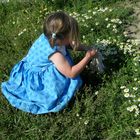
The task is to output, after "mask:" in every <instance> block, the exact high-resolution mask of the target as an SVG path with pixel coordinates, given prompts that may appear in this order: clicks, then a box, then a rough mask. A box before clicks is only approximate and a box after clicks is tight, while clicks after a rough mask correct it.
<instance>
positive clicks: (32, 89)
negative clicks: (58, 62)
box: [1, 33, 83, 114]
mask: <svg viewBox="0 0 140 140" xmlns="http://www.w3.org/2000/svg"><path fill="white" fill-rule="evenodd" d="M58 48H59V46H56V45H55V46H54V48H51V46H50V44H49V41H48V38H47V37H46V36H45V35H44V33H42V34H41V35H40V36H39V37H38V38H37V39H36V40H35V42H34V43H33V44H32V46H31V48H30V49H29V51H28V53H27V55H26V56H25V57H23V59H22V60H20V61H19V62H18V63H17V64H15V65H14V67H13V68H12V70H11V72H10V77H9V79H8V81H5V82H2V83H1V91H2V93H3V95H4V96H5V97H6V99H7V100H8V101H9V103H10V104H11V105H12V106H13V107H15V108H18V109H20V110H22V111H25V112H30V113H32V114H44V113H49V112H58V111H60V110H62V109H64V108H65V107H66V105H67V104H68V103H69V101H70V100H71V99H72V97H73V96H74V95H75V92H76V90H79V88H80V87H81V86H82V84H83V81H82V78H81V77H80V75H78V76H77V77H75V78H69V77H66V76H64V75H63V74H61V73H60V72H59V71H58V70H57V68H56V67H55V65H54V64H53V63H52V61H50V60H49V59H48V57H49V56H50V55H52V54H53V53H54V52H56V51H60V50H59V49H58ZM65 51H66V54H63V55H64V56H65V58H66V59H67V60H68V62H69V64H70V65H71V66H72V65H74V63H73V60H72V58H71V56H70V53H69V52H68V50H67V48H65ZM60 52H62V51H60Z"/></svg>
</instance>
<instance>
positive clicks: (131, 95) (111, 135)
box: [0, 0, 140, 140]
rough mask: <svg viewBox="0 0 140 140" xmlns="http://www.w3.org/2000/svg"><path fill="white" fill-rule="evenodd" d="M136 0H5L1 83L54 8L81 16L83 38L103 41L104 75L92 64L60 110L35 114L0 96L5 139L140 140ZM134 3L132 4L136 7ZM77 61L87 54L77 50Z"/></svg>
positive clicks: (0, 21)
mask: <svg viewBox="0 0 140 140" xmlns="http://www.w3.org/2000/svg"><path fill="white" fill-rule="evenodd" d="M135 2H137V1H136V0H133V2H132V1H124V0H112V1H110V0H100V1H98V0H94V1H93V0H86V1H84V0H83V1H80V0H74V1H73V0H69V1H68V0H57V1H54V0H48V1H47V0H46V1H45V0H30V1H29V0H26V1H24V0H23V1H21V0H9V1H7V2H6V0H5V1H4V0H2V1H1V3H0V28H1V32H0V83H1V82H2V81H6V80H8V78H9V74H10V71H11V69H12V67H13V66H14V65H15V64H16V63H17V62H18V61H19V60H21V59H22V58H23V57H24V56H25V55H26V53H27V51H28V49H29V48H30V47H31V45H32V43H33V42H34V40H35V39H36V38H37V37H38V36H39V35H40V34H41V33H42V22H43V19H44V17H45V16H47V15H48V14H49V13H51V12H52V11H57V10H63V11H66V12H68V13H69V14H70V15H71V16H73V17H75V18H76V19H77V21H78V23H79V26H80V33H81V42H83V43H86V44H88V45H89V46H90V45H93V44H97V47H99V49H100V51H101V52H102V54H103V56H104V58H105V59H104V65H105V66H106V70H105V72H104V73H103V74H100V73H97V72H95V73H91V71H90V69H89V67H87V68H86V69H85V70H84V71H83V72H82V73H81V76H82V78H83V80H84V82H85V83H84V86H83V87H82V88H81V89H80V90H79V91H77V93H76V96H75V98H74V99H73V100H71V102H70V103H69V104H68V106H67V107H66V108H65V109H64V110H62V111H60V112H57V113H48V114H42V115H32V114H30V113H26V112H22V111H21V110H18V109H16V108H14V107H12V106H11V105H10V104H9V103H8V101H7V100H6V98H5V97H4V96H3V94H0V120H1V121H0V140H75V139H76V140H77V139H78V140H138V139H139V138H140V119H139V115H140V114H139V110H140V65H139V64H140V48H139V45H138V43H137V42H136V41H135V40H134V39H132V38H130V36H129V34H128V33H129V32H127V31H126V28H127V27H128V26H130V24H131V23H132V22H133V23H134V22H135V18H136V17H133V16H132V15H133V14H134V7H133V5H136V3H135ZM130 5H131V6H130ZM71 55H72V56H73V60H74V62H75V63H77V62H78V61H79V60H80V59H82V57H83V55H84V52H73V51H71Z"/></svg>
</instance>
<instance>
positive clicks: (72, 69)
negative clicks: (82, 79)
mask: <svg viewBox="0 0 140 140" xmlns="http://www.w3.org/2000/svg"><path fill="white" fill-rule="evenodd" d="M95 53H96V52H95V51H92V52H91V51H88V52H87V53H86V55H85V57H84V58H83V59H82V60H81V61H80V62H79V63H77V64H76V65H74V66H70V64H69V62H68V61H67V59H66V58H65V57H64V56H63V54H61V53H60V52H56V53H54V54H53V55H51V56H50V57H49V60H51V61H52V62H53V63H54V64H55V66H56V68H57V69H58V70H59V71H60V72H61V73H62V74H63V75H65V76H66V77H69V78H74V77H76V76H77V75H78V74H80V73H81V72H82V71H83V70H84V68H85V67H86V65H87V63H88V62H89V61H90V59H91V58H92V57H93V55H95Z"/></svg>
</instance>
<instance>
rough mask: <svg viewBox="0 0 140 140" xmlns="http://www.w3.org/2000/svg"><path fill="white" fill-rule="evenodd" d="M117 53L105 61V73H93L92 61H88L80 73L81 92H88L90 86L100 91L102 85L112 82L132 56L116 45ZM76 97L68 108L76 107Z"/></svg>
mask: <svg viewBox="0 0 140 140" xmlns="http://www.w3.org/2000/svg"><path fill="white" fill-rule="evenodd" d="M116 51H117V54H115V55H114V54H110V55H108V56H107V57H106V59H105V60H104V61H103V63H104V65H105V67H106V68H105V71H104V73H98V72H94V73H92V71H91V69H90V68H89V65H90V63H88V68H87V69H85V70H84V71H83V72H82V73H81V74H80V75H81V78H82V80H83V85H82V87H81V88H80V90H79V92H80V93H81V94H86V93H85V92H86V88H85V87H90V88H92V89H91V90H92V91H93V92H94V91H98V90H99V89H100V88H101V87H103V86H104V85H105V84H106V83H108V82H111V81H112V78H113V77H114V76H115V75H116V74H117V72H118V71H119V70H120V69H121V68H122V67H124V66H125V65H126V64H127V60H128V58H130V57H131V56H130V54H128V53H126V54H124V53H123V51H122V50H119V49H118V48H117V47H116ZM79 60H80V59H79ZM81 94H78V95H77V98H78V100H79V101H81V98H82V96H81ZM93 98H94V101H95V100H96V98H97V97H96V96H94V97H93ZM74 103H75V97H74V98H73V99H72V100H71V101H70V102H69V105H68V108H69V110H70V109H72V108H73V107H74Z"/></svg>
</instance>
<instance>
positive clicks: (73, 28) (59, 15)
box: [43, 11, 79, 50]
mask: <svg viewBox="0 0 140 140" xmlns="http://www.w3.org/2000/svg"><path fill="white" fill-rule="evenodd" d="M43 32H44V34H45V35H46V37H48V38H49V42H50V44H51V46H52V47H53V46H54V45H55V44H58V45H60V46H61V45H69V44H70V45H71V46H72V47H73V48H74V50H75V49H76V47H78V46H79V27H78V23H77V21H76V20H75V19H74V18H73V17H71V16H69V15H67V14H66V13H64V12H62V11H59V12H55V13H52V14H50V15H49V16H48V17H47V18H46V19H45V20H44V25H43Z"/></svg>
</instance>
